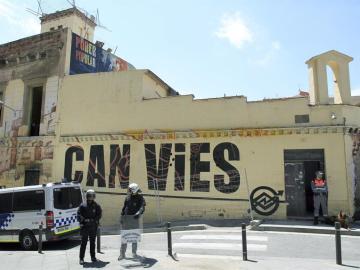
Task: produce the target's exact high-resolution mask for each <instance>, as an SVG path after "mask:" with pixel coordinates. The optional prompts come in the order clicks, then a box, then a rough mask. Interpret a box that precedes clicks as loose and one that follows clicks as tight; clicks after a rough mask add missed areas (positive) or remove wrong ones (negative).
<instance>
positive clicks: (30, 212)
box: [12, 189, 45, 238]
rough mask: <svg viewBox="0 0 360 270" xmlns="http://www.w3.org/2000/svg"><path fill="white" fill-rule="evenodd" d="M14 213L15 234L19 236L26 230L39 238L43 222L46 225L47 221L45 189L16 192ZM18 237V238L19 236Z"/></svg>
mask: <svg viewBox="0 0 360 270" xmlns="http://www.w3.org/2000/svg"><path fill="white" fill-rule="evenodd" d="M13 211H14V218H13V222H12V225H13V230H14V232H17V234H18V233H19V232H20V231H22V230H24V229H29V230H31V231H32V232H33V234H34V236H35V237H38V233H37V232H38V229H39V226H40V224H41V222H43V223H44V221H45V220H44V213H45V191H44V190H43V189H39V190H26V191H15V192H14V197H13ZM34 232H36V233H34ZM16 237H17V238H18V235H16Z"/></svg>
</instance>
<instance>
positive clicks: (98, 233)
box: [96, 226, 101, 253]
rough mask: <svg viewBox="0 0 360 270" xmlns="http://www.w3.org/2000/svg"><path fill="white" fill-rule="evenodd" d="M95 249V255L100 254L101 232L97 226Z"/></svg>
mask: <svg viewBox="0 0 360 270" xmlns="http://www.w3.org/2000/svg"><path fill="white" fill-rule="evenodd" d="M96 249H97V253H101V231H100V226H98V228H97V231H96Z"/></svg>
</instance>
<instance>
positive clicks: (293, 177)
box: [284, 149, 325, 217]
mask: <svg viewBox="0 0 360 270" xmlns="http://www.w3.org/2000/svg"><path fill="white" fill-rule="evenodd" d="M284 161H285V164H284V169H285V197H286V201H287V203H288V205H287V216H290V217H291V216H294V217H306V216H312V215H313V211H314V203H313V193H312V190H311V181H312V180H313V179H314V178H315V172H316V171H318V170H323V171H325V170H324V169H325V168H324V150H323V149H301V150H298V149H296V150H295V149H294V150H285V151H284Z"/></svg>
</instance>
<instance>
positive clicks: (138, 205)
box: [118, 183, 146, 260]
mask: <svg viewBox="0 0 360 270" xmlns="http://www.w3.org/2000/svg"><path fill="white" fill-rule="evenodd" d="M145 205H146V203H145V199H144V197H143V196H142V194H141V190H140V187H139V185H138V184H136V183H132V184H130V185H129V189H128V196H127V197H126V199H125V202H124V206H123V208H122V211H121V216H122V217H123V216H133V218H134V219H135V220H139V218H140V216H141V215H142V214H143V213H144V212H145ZM122 220H123V219H122ZM126 220H127V219H125V221H126ZM122 222H123V221H122ZM136 223H137V224H136V226H137V227H139V222H136ZM126 225H127V224H123V227H124V228H126ZM126 248H127V243H122V244H121V248H120V256H119V258H118V259H119V260H122V259H124V258H125V252H126ZM136 251H137V243H136V242H135V243H132V255H133V257H136V256H137V254H136Z"/></svg>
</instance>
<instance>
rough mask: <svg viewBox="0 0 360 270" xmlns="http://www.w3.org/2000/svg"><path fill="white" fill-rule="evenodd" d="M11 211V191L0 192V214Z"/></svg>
mask: <svg viewBox="0 0 360 270" xmlns="http://www.w3.org/2000/svg"><path fill="white" fill-rule="evenodd" d="M11 212H12V192H11V193H1V194H0V214H4V213H11Z"/></svg>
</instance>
